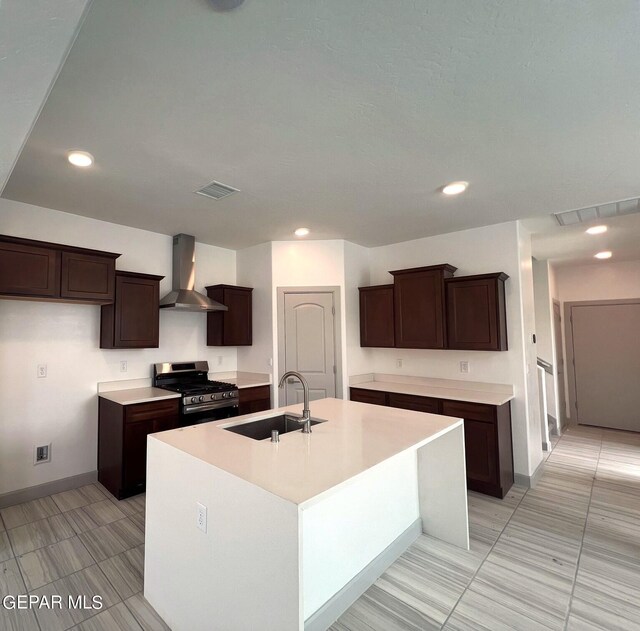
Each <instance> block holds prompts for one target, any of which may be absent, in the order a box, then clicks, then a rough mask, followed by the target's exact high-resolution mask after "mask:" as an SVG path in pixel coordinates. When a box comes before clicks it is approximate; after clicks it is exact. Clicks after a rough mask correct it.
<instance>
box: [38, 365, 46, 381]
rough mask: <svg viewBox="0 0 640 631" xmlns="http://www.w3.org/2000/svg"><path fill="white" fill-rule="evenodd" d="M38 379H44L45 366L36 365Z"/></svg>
mask: <svg viewBox="0 0 640 631" xmlns="http://www.w3.org/2000/svg"><path fill="white" fill-rule="evenodd" d="M37 374H38V379H44V378H45V377H46V376H47V365H46V364H38V373H37Z"/></svg>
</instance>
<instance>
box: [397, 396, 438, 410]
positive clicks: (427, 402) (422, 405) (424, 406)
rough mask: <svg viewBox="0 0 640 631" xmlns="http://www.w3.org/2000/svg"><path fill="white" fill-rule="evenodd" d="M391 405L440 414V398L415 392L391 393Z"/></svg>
mask: <svg viewBox="0 0 640 631" xmlns="http://www.w3.org/2000/svg"><path fill="white" fill-rule="evenodd" d="M389 405H390V406H391V407H392V408H402V409H403V410H413V411H414V412H428V413H430V414H440V400H439V399H433V398H431V397H419V396H416V395H413V394H398V393H395V392H390V393H389Z"/></svg>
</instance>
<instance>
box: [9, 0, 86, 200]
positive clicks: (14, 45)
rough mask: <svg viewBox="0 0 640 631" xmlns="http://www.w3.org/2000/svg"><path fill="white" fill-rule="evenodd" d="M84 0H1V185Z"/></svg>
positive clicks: (68, 44)
mask: <svg viewBox="0 0 640 631" xmlns="http://www.w3.org/2000/svg"><path fill="white" fill-rule="evenodd" d="M86 5H87V0H63V1H58V2H49V1H47V0H31V1H30V2H20V1H19V0H10V1H9V2H1V1H0V94H2V98H1V99H0V190H2V187H3V186H4V184H5V182H6V181H7V178H8V177H9V174H10V173H11V170H12V168H13V165H14V163H15V160H16V158H17V157H18V155H19V153H20V150H21V148H22V145H23V143H24V141H25V140H26V138H27V136H28V135H29V130H30V129H31V126H32V125H33V123H34V122H35V120H36V118H37V116H38V112H39V111H40V107H41V106H42V103H43V102H44V100H45V98H46V96H47V93H48V92H49V89H50V88H51V86H52V84H53V82H54V80H55V78H56V75H57V73H58V70H59V69H60V65H61V63H62V62H63V60H64V58H65V56H66V54H67V53H68V51H69V49H70V47H71V44H72V42H73V39H74V37H75V35H76V33H77V28H78V25H79V24H80V23H81V21H82V16H83V12H84V10H85V7H86Z"/></svg>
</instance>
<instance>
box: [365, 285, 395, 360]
mask: <svg viewBox="0 0 640 631" xmlns="http://www.w3.org/2000/svg"><path fill="white" fill-rule="evenodd" d="M359 290H360V346H374V347H378V348H385V347H386V348H393V346H395V332H394V324H393V285H379V286H374V287H360V288H359Z"/></svg>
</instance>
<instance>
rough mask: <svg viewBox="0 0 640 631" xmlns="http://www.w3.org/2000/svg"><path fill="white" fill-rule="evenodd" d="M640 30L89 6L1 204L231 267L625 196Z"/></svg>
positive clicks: (365, 8)
mask: <svg viewBox="0 0 640 631" xmlns="http://www.w3.org/2000/svg"><path fill="white" fill-rule="evenodd" d="M639 27H640V5H639V4H638V3H637V2H635V1H633V0H616V1H615V2H604V1H603V0H568V1H566V2H553V1H551V0H545V1H543V0H540V1H538V2H530V1H527V0H514V1H509V2H505V1H504V0H483V1H482V2H478V1H477V0H429V1H423V2H415V1H414V2H408V1H406V2H389V1H388V0H349V1H348V2H345V1H344V0H324V1H323V2H314V1H312V0H270V1H269V2H259V1H258V0H246V2H245V3H244V4H243V5H242V6H241V7H240V8H239V9H237V10H235V11H232V12H228V13H224V12H218V11H214V10H213V9H212V8H211V6H210V5H209V3H208V2H207V1H206V0H183V1H181V2H175V0H94V1H93V4H92V5H91V8H90V10H89V11H88V15H87V18H86V20H85V22H84V24H83V27H82V29H81V31H80V34H79V36H78V38H77V39H76V41H75V44H74V46H73V48H72V50H71V52H70V54H69V56H68V58H67V61H66V63H65V64H64V66H63V68H62V70H61V72H60V75H59V77H58V79H57V81H56V83H55V85H54V87H53V89H52V91H51V93H50V95H49V98H48V99H47V101H46V103H45V105H44V107H43V109H42V112H41V114H40V117H39V119H38V121H37V123H36V124H35V126H34V128H33V131H32V133H31V135H30V137H29V139H28V142H27V143H26V145H25V147H24V149H23V151H22V153H21V155H20V157H19V159H18V161H17V164H16V166H15V168H14V170H13V173H12V175H11V177H10V179H9V181H8V184H7V186H6V187H5V189H4V191H3V197H6V198H9V199H14V200H18V201H23V202H27V203H31V204H36V205H40V206H45V207H49V208H55V209H58V210H63V211H66V212H71V213H76V214H79V215H84V216H89V217H95V218H99V219H103V220H106V221H112V222H115V223H120V224H125V225H129V226H135V227H139V228H145V229H148V230H155V231H157V232H162V233H166V234H175V233H178V232H187V233H191V234H194V235H196V237H197V239H198V240H199V241H202V242H205V243H211V244H214V245H220V246H224V247H230V248H241V247H245V246H249V245H252V244H255V243H259V242H263V241H269V240H280V239H290V238H292V233H293V230H294V229H295V228H297V227H299V226H307V227H309V228H310V229H311V230H312V233H311V237H312V238H344V239H348V240H350V241H354V242H356V243H360V244H362V245H368V246H372V245H381V244H385V243H392V242H399V241H404V240H408V239H412V238H417V237H421V236H428V235H432V234H439V233H444V232H451V231H455V230H460V229H465V228H471V227H476V226H482V225H489V224H493V223H499V222H503V221H509V220H513V219H518V218H527V217H535V216H540V217H544V216H548V214H549V213H551V212H556V211H561V210H566V209H569V208H579V207H583V206H589V205H592V204H594V203H600V202H604V201H609V200H617V199H625V198H630V197H636V196H638V195H640V181H639V180H638V164H639V163H640V142H638V141H639V136H640V82H638V80H637V78H638V76H640V39H639V38H638V37H637V33H638V31H639ZM72 148H80V149H84V150H86V151H90V152H91V153H92V154H93V155H94V156H95V158H96V163H95V165H94V166H93V167H92V168H91V169H87V170H80V169H75V168H73V167H71V166H69V165H68V163H67V162H66V159H65V154H66V152H67V150H69V149H72ZM212 180H218V181H221V182H223V183H225V184H228V185H230V186H232V187H235V188H238V189H240V191H241V192H240V193H236V194H234V195H232V196H230V197H228V198H226V199H223V200H220V201H214V200H211V199H207V198H205V197H202V196H199V195H195V194H194V193H193V191H194V190H196V189H198V188H200V187H202V186H204V185H206V184H208V183H209V182H211V181H212ZM452 180H468V181H469V182H470V187H469V189H468V191H467V192H466V193H464V194H463V195H461V196H459V197H455V198H446V197H445V196H443V195H442V194H441V193H440V192H439V188H440V187H441V186H442V185H443V184H445V183H447V182H450V181H452ZM547 218H548V217H547ZM549 221H550V220H549ZM543 230H544V227H543ZM638 234H639V235H640V231H639V233H638ZM639 256H640V254H639Z"/></svg>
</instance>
